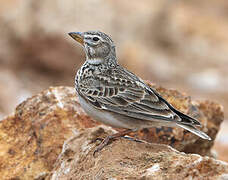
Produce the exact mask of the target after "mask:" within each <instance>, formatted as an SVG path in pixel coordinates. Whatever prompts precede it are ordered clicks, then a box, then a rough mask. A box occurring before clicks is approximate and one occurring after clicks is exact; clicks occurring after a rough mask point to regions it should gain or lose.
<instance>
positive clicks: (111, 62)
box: [68, 31, 211, 154]
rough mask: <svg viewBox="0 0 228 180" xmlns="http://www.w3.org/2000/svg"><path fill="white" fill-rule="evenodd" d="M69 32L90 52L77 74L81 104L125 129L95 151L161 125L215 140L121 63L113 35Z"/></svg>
mask: <svg viewBox="0 0 228 180" xmlns="http://www.w3.org/2000/svg"><path fill="white" fill-rule="evenodd" d="M68 34H69V35H70V36H71V37H72V38H73V39H74V40H76V41H77V42H78V43H79V44H80V45H82V47H83V49H84V51H85V54H86V59H85V62H84V64H83V65H82V66H81V68H80V69H79V70H78V71H77V74H76V76H75V89H76V93H77V95H78V98H79V103H80V105H81V107H82V108H83V109H84V111H85V112H86V113H87V114H88V115H89V116H90V117H92V119H94V120H96V121H98V122H101V123H103V124H106V125H109V126H111V127H115V128H124V129H125V130H124V131H122V132H118V133H115V134H113V135H109V136H107V137H106V138H104V139H103V141H102V142H101V143H100V144H99V145H98V146H97V148H96V149H95V151H94V154H95V153H96V152H98V151H100V150H102V149H103V148H104V147H105V146H106V145H108V144H109V143H110V142H111V141H112V140H114V139H117V138H118V137H122V136H125V135H127V134H129V133H130V132H135V131H139V130H141V129H143V128H151V127H157V126H159V127H160V126H167V127H176V126H177V127H181V128H184V129H186V130H188V131H190V132H191V133H193V134H195V135H197V136H199V137H201V138H202V139H206V140H211V138H210V137H209V136H208V135H207V134H206V133H204V132H202V131H200V130H198V129H197V128H196V127H197V126H201V123H200V122H199V121H198V120H196V119H195V118H193V117H190V116H188V115H187V114H184V113H182V112H180V111H179V110H177V109H176V108H174V107H173V106H172V105H171V104H170V103H168V102H167V101H166V100H165V99H164V98H163V97H162V96H161V95H160V94H159V93H158V92H157V91H156V90H155V89H154V88H151V87H149V86H148V85H147V84H146V83H145V82H144V81H143V80H142V79H141V78H139V77H138V76H136V75H135V74H134V73H132V72H130V71H128V70H127V69H126V68H124V67H123V66H121V65H120V64H119V63H118V61H117V57H116V47H115V45H114V42H113V40H112V39H111V38H110V36H108V35H107V34H105V33H103V32H100V31H87V32H70V33H68Z"/></svg>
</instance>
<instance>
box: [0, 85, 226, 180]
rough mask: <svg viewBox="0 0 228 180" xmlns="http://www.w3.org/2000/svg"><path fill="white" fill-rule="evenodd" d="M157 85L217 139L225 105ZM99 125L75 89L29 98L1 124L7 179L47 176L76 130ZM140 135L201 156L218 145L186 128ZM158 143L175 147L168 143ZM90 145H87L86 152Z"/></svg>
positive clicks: (1, 170) (0, 158)
mask: <svg viewBox="0 0 228 180" xmlns="http://www.w3.org/2000/svg"><path fill="white" fill-rule="evenodd" d="M157 89H158V91H159V92H160V93H161V94H162V95H163V96H164V97H165V98H167V100H168V101H169V102H170V103H172V104H173V105H174V106H175V107H177V108H178V109H180V110H181V111H183V112H186V113H188V114H190V115H193V116H194V117H196V118H198V119H199V120H200V121H201V123H202V124H203V127H202V130H204V131H205V132H206V133H208V135H209V136H211V137H212V139H213V140H214V139H215V137H216V133H217V132H218V130H219V126H220V123H221V122H222V120H223V111H222V108H221V106H220V105H218V104H216V103H213V102H209V101H205V102H195V101H194V102H193V101H191V99H190V98H189V97H187V96H184V95H183V94H181V93H179V92H177V91H174V90H166V89H164V88H157ZM97 124H98V123H96V122H94V121H93V120H92V119H91V118H89V117H88V116H87V115H86V114H85V113H84V111H83V110H82V109H81V107H80V104H79V103H78V99H77V97H76V95H75V90H74V88H73V87H51V88H49V89H48V90H45V91H43V92H41V93H39V94H37V95H36V96H33V97H31V98H29V99H27V100H26V101H24V102H23V103H21V104H20V105H18V106H17V108H16V110H15V113H14V114H12V115H11V116H8V117H7V118H5V119H3V120H2V121H1V122H0V174H1V177H2V179H13V178H14V179H34V178H37V179H39V178H41V179H42V178H43V177H46V176H47V175H48V173H49V172H51V171H52V170H53V168H54V164H55V162H56V159H57V158H58V156H59V154H60V153H61V151H64V148H62V147H64V146H63V144H64V142H65V144H67V143H66V140H68V141H69V138H71V137H74V134H81V133H82V132H83V131H84V130H85V129H88V128H91V127H94V126H97ZM101 132H102V131H101ZM101 135H104V133H101ZM135 135H136V136H137V138H139V139H144V140H147V141H149V142H159V143H165V144H169V145H172V146H173V147H174V148H176V149H177V150H180V151H185V152H194V153H199V154H209V152H210V148H211V147H212V145H213V141H202V140H200V139H199V138H198V137H197V136H195V135H193V134H191V133H188V132H187V131H185V130H183V129H181V128H173V129H172V128H159V127H158V128H151V129H149V130H142V131H141V132H138V133H137V134H135ZM174 140H175V141H174ZM115 143H122V141H120V142H118V141H117V142H115ZM127 143H130V144H128V145H129V146H130V145H131V144H132V143H131V142H127ZM132 145H133V147H134V146H139V145H134V144H132ZM79 146H80V145H79ZM88 146H94V145H93V144H91V145H88ZM125 146H126V145H125ZM140 146H141V145H140ZM149 146H150V145H149ZM156 147H157V146H156ZM158 147H166V149H170V148H168V147H167V146H163V145H158ZM77 148H82V147H77ZM89 149H90V148H88V147H84V150H85V151H89ZM128 149H129V148H128ZM130 149H131V148H130ZM75 151H76V150H75ZM125 151H126V150H125ZM69 153H71V152H69ZM163 156H165V155H163ZM186 156H187V155H186ZM197 157H198V156H197ZM180 158H181V157H180ZM112 159H113V158H112ZM146 161H148V160H146ZM210 161H213V160H211V159H210ZM213 162H214V161H213ZM127 166H128V165H127ZM56 167H57V166H56ZM222 167H223V166H222ZM83 168H86V167H82V170H83Z"/></svg>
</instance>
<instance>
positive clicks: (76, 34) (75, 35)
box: [68, 32, 84, 46]
mask: <svg viewBox="0 0 228 180" xmlns="http://www.w3.org/2000/svg"><path fill="white" fill-rule="evenodd" d="M68 34H69V35H70V36H71V37H72V38H73V39H75V40H76V41H77V42H78V43H80V44H81V45H83V46H84V39H83V36H82V33H81V32H70V33H68Z"/></svg>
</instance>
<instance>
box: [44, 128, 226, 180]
mask: <svg viewBox="0 0 228 180" xmlns="http://www.w3.org/2000/svg"><path fill="white" fill-rule="evenodd" d="M107 132H108V130H107V128H104V127H103V128H102V127H96V128H92V129H88V130H86V131H84V132H82V133H78V134H77V135H75V136H73V137H71V138H70V139H68V140H67V141H66V143H65V144H64V146H63V151H62V153H61V154H60V156H59V158H58V160H57V163H56V165H55V169H54V171H53V172H52V173H51V174H50V176H49V177H48V179H49V178H50V179H51V180H56V179H88V180H90V179H158V180H160V179H161V180H162V179H176V180H183V179H211V180H212V179H213V180H214V179H222V178H227V177H228V174H227V173H228V164H227V163H224V162H221V161H218V160H215V159H213V158H209V157H202V156H200V155H196V154H185V153H180V152H178V151H176V150H174V149H172V148H171V147H170V146H167V145H159V144H151V143H139V142H135V141H129V140H126V139H120V140H116V141H114V142H113V143H112V144H110V145H108V146H106V147H105V148H104V149H103V150H102V151H100V152H98V153H97V154H96V155H95V157H93V150H94V148H95V144H94V143H91V142H92V141H93V139H95V138H96V137H99V136H100V134H104V133H107ZM109 134H110V130H109ZM129 147H130V148H129Z"/></svg>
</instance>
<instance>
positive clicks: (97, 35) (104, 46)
mask: <svg viewBox="0 0 228 180" xmlns="http://www.w3.org/2000/svg"><path fill="white" fill-rule="evenodd" d="M69 35H70V36H71V37H72V38H73V39H75V40H76V41H77V42H78V43H80V44H81V45H82V46H83V47H84V50H85V52H86V59H87V61H89V62H90V63H94V64H97V63H102V62H105V61H106V60H108V59H110V58H112V59H113V58H114V59H115V57H116V54H115V46H114V43H113V41H112V39H111V38H110V37H109V36H108V35H106V34H105V33H102V32H99V31H88V32H70V33H69Z"/></svg>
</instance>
